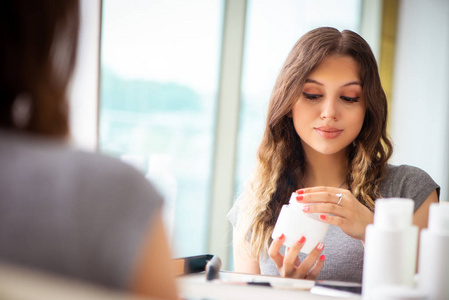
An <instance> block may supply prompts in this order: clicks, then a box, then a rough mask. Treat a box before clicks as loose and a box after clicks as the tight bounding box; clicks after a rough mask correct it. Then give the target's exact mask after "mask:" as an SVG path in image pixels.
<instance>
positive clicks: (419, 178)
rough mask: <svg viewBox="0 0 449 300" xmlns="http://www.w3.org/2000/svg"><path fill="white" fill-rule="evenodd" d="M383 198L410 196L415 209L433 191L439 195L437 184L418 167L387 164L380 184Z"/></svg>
mask: <svg viewBox="0 0 449 300" xmlns="http://www.w3.org/2000/svg"><path fill="white" fill-rule="evenodd" d="M380 189H381V193H382V197H384V198H392V197H399V198H410V199H413V200H414V201H415V211H416V210H417V209H418V208H419V207H420V206H421V204H422V203H423V202H424V201H425V200H426V199H427V197H428V196H429V195H430V194H431V193H432V192H433V191H434V190H436V191H437V195H438V197H439V195H440V187H439V185H438V184H437V183H436V182H435V181H434V180H433V179H432V178H431V177H430V176H429V174H427V173H426V172H425V171H423V170H422V169H420V168H417V167H413V166H408V165H401V166H392V165H390V166H389V169H388V173H387V176H386V178H385V179H384V180H383V181H382V184H381V187H380Z"/></svg>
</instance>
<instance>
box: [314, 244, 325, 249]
mask: <svg viewBox="0 0 449 300" xmlns="http://www.w3.org/2000/svg"><path fill="white" fill-rule="evenodd" d="M316 248H317V249H318V250H323V248H324V244H323V243H318V245H317V246H316Z"/></svg>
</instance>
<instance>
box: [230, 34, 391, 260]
mask: <svg viewBox="0 0 449 300" xmlns="http://www.w3.org/2000/svg"><path fill="white" fill-rule="evenodd" d="M329 55H345V56H350V57H352V58H353V59H354V60H355V61H356V62H357V63H358V65H359V70H360V79H361V81H362V93H363V97H364V99H365V101H366V107H367V109H366V114H365V118H364V123H363V126H362V129H361V131H360V133H359V135H358V136H357V138H356V140H355V141H354V143H353V145H349V146H348V149H347V158H348V166H349V172H348V174H347V183H348V186H349V188H350V190H351V191H352V193H353V194H354V196H355V197H356V198H357V199H358V200H359V201H360V203H362V204H364V205H365V206H367V207H368V208H369V209H371V210H373V209H374V200H375V199H376V198H379V197H380V192H379V185H380V182H381V180H382V179H383V178H384V177H385V175H386V171H387V161H388V159H389V158H390V156H391V154H392V151H393V147H392V144H391V142H390V140H389V139H388V137H387V133H386V128H387V99H386V96H385V93H384V91H383V89H382V86H381V82H380V77H379V72H378V68H377V63H376V60H375V58H374V55H373V53H372V51H371V48H370V47H369V45H368V44H367V43H366V41H365V40H364V39H363V38H362V37H360V36H359V35H358V34H356V33H354V32H352V31H349V30H344V31H342V32H340V31H338V30H337V29H335V28H329V27H322V28H317V29H314V30H312V31H310V32H308V33H306V34H305V35H304V36H303V37H302V38H301V39H300V40H299V41H298V42H297V43H296V44H295V46H294V47H293V49H292V50H291V52H290V54H289V55H288V57H287V59H286V61H285V63H284V65H283V67H282V69H281V71H280V74H279V76H278V78H277V80H276V83H275V86H274V88H273V92H272V95H271V98H270V103H269V108H268V115H267V120H266V127H265V132H264V136H263V138H262V142H261V144H260V146H259V148H258V154H257V165H256V169H255V172H254V175H253V177H252V178H251V179H250V180H249V185H248V186H247V188H246V190H245V191H244V193H243V194H242V195H241V199H239V200H243V201H238V203H239V205H240V207H239V217H238V222H237V226H238V227H237V228H238V230H237V231H236V232H237V235H238V236H236V237H235V238H236V239H237V240H238V241H240V242H243V243H244V245H245V246H246V248H247V250H250V254H251V255H253V256H254V257H258V256H259V255H260V254H261V253H265V252H266V250H267V248H268V245H269V243H270V240H271V238H270V235H271V233H272V231H273V227H274V224H275V222H276V219H277V217H278V215H279V212H280V210H281V207H282V205H284V204H286V203H288V200H289V198H290V197H289V196H290V194H291V193H292V192H293V191H295V190H296V189H298V188H301V187H304V186H302V182H303V178H304V176H305V173H306V170H305V166H306V162H305V158H304V152H303V148H302V145H301V141H300V138H299V136H298V134H297V133H296V131H295V128H294V126H293V121H292V118H291V117H289V114H290V112H291V111H292V107H293V105H294V103H295V101H297V99H299V97H300V95H301V91H302V88H303V85H304V83H305V80H306V78H307V76H308V75H309V73H310V72H311V71H312V70H313V69H314V68H315V67H317V66H318V65H319V64H320V62H321V61H322V60H323V58H325V57H327V56H329Z"/></svg>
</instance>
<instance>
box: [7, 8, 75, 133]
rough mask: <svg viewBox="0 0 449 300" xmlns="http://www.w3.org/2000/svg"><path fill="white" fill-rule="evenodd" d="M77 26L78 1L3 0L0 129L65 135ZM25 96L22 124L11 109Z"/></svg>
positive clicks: (66, 131) (67, 129)
mask: <svg viewBox="0 0 449 300" xmlns="http://www.w3.org/2000/svg"><path fill="white" fill-rule="evenodd" d="M78 27H79V3H78V1H77V0H61V1H54V0H39V1H37V0H2V1H0V128H7V129H19V128H20V129H21V130H24V131H26V132H30V133H34V134H40V135H47V136H60V137H64V136H67V134H68V131H69V125H68V103H67V99H66V97H67V96H66V91H67V86H68V84H69V81H70V78H71V75H72V72H73V69H74V66H75V61H76V51H77V44H78ZM21 97H22V98H24V99H27V100H28V102H29V103H28V107H29V114H28V117H27V118H26V122H25V123H24V124H20V126H19V125H18V124H17V122H16V120H15V119H14V113H13V110H14V104H15V103H16V101H17V99H19V98H21Z"/></svg>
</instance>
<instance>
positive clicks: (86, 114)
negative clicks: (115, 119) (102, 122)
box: [69, 0, 101, 150]
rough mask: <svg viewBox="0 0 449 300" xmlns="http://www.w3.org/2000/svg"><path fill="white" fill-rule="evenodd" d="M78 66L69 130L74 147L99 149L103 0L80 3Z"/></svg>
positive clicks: (71, 103)
mask: <svg viewBox="0 0 449 300" xmlns="http://www.w3.org/2000/svg"><path fill="white" fill-rule="evenodd" d="M80 5H81V24H80V37H79V45H78V62H77V66H76V68H75V72H74V74H73V78H72V86H71V92H70V94H69V98H70V130H71V134H72V141H73V143H74V144H75V146H77V147H79V148H83V149H87V150H95V149H96V147H97V127H98V126H97V124H98V88H99V84H98V79H99V61H100V60H99V59H100V50H99V49H100V15H101V14H100V10H101V0H81V1H80Z"/></svg>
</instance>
